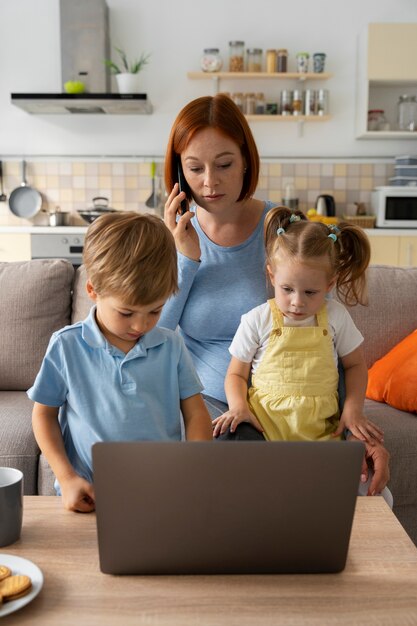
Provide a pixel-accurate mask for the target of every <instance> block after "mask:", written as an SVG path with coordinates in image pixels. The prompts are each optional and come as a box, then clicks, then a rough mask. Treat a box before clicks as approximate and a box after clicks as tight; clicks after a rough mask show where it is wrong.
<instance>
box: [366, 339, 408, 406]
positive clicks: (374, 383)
mask: <svg viewBox="0 0 417 626" xmlns="http://www.w3.org/2000/svg"><path fill="white" fill-rule="evenodd" d="M366 397H367V398H370V399H371V400H377V401H378V402H386V403H387V404H390V405H391V406H393V407H395V408H396V409H400V410H401V411H410V412H412V413H417V330H415V331H414V332H413V333H411V334H410V335H408V337H406V338H405V339H403V340H402V341H400V343H398V344H397V345H396V346H394V348H392V350H390V351H389V352H388V354H386V355H385V356H383V357H382V359H378V361H375V363H374V364H373V365H372V367H371V369H370V370H369V374H368V388H367V390H366Z"/></svg>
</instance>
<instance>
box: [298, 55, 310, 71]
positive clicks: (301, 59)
mask: <svg viewBox="0 0 417 626" xmlns="http://www.w3.org/2000/svg"><path fill="white" fill-rule="evenodd" d="M309 58H310V55H309V53H308V52H299V53H298V54H297V56H296V59H297V72H298V73H299V74H307V72H308V60H309Z"/></svg>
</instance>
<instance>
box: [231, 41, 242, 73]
mask: <svg viewBox="0 0 417 626" xmlns="http://www.w3.org/2000/svg"><path fill="white" fill-rule="evenodd" d="M244 52H245V42H244V41H229V72H243V70H244V63H243V59H244Z"/></svg>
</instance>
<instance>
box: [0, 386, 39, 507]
mask: <svg viewBox="0 0 417 626" xmlns="http://www.w3.org/2000/svg"><path fill="white" fill-rule="evenodd" d="M32 408H33V402H32V401H31V400H29V398H28V397H27V395H26V394H25V393H24V392H23V391H2V392H1V393H0V466H4V467H15V468H17V469H19V470H20V471H21V472H23V490H24V493H25V495H35V494H37V493H38V488H37V482H38V460H39V447H38V444H37V443H36V440H35V437H34V435H33V431H32Z"/></svg>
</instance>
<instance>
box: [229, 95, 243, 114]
mask: <svg viewBox="0 0 417 626" xmlns="http://www.w3.org/2000/svg"><path fill="white" fill-rule="evenodd" d="M231 98H232V100H233V102H234V103H235V105H236V106H237V107H238V108H239V109H240V110H241V111H242V113H243V93H242V92H241V91H237V92H235V93H232V95H231Z"/></svg>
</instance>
